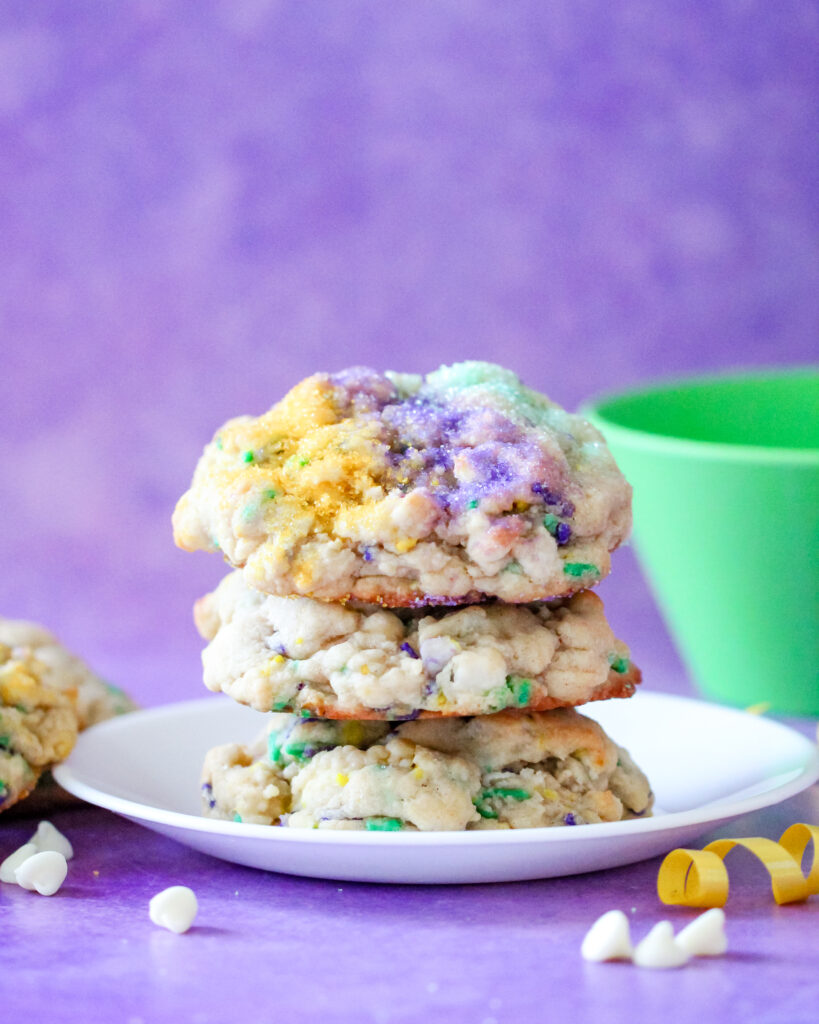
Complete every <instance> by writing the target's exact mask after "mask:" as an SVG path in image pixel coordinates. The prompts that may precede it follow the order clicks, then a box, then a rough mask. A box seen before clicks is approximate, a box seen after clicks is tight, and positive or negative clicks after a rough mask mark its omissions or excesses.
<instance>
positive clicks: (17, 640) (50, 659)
mask: <svg viewBox="0 0 819 1024" xmlns="http://www.w3.org/2000/svg"><path fill="white" fill-rule="evenodd" d="M0 644H5V645H6V646H7V647H9V648H11V653H12V656H13V657H15V658H26V657H28V656H29V655H31V656H33V657H34V658H36V660H37V662H38V663H39V665H40V668H39V669H38V672H39V676H40V678H41V679H42V681H43V682H44V683H45V684H46V685H48V686H54V687H56V688H57V689H58V690H63V691H64V692H67V693H70V694H72V695H73V696H74V697H75V700H76V707H77V714H78V717H79V723H80V729H87V728H88V726H90V725H96V723H97V722H103V721H105V720H106V719H108V718H113V717H114V716H115V715H121V714H124V713H125V712H126V711H133V710H134V709H135V707H136V705H135V704H134V703H133V701H132V700H131V699H130V697H128V696H127V694H125V693H123V691H122V690H120V689H119V688H118V687H116V686H112V685H111V684H110V683H106V682H105V680H104V679H101V678H100V677H99V676H98V675H96V674H95V673H94V672H92V671H91V669H90V668H89V667H88V665H86V664H85V662H84V661H83V660H82V659H81V658H78V657H77V655H76V654H72V653H71V651H69V650H68V649H67V648H65V647H64V646H63V645H62V644H61V643H60V642H59V640H58V639H57V638H56V637H55V636H54V634H53V633H50V632H49V631H48V630H47V629H44V628H43V627H42V626H40V625H38V624H37V623H36V622H25V621H23V620H21V619H4V618H3V617H2V616H0Z"/></svg>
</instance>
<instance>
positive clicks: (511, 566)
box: [503, 558, 523, 576]
mask: <svg viewBox="0 0 819 1024" xmlns="http://www.w3.org/2000/svg"><path fill="white" fill-rule="evenodd" d="M503 571H504V572H511V573H514V575H515V576H520V574H521V573H522V572H523V569H522V568H521V566H520V562H516V561H515V559H514V558H513V559H512V561H511V562H508V563H507V564H506V565H505V566H504V567H503Z"/></svg>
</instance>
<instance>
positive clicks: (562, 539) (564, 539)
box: [555, 523, 572, 547]
mask: <svg viewBox="0 0 819 1024" xmlns="http://www.w3.org/2000/svg"><path fill="white" fill-rule="evenodd" d="M571 536H572V528H571V526H569V524H568V523H558V524H557V530H556V531H555V539H556V540H557V544H558V547H563V545H564V544H568V543H569V540H570V539H571Z"/></svg>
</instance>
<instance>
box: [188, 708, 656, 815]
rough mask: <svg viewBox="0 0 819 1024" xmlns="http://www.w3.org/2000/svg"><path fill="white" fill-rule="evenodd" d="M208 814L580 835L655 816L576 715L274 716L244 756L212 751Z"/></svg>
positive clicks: (601, 736)
mask: <svg viewBox="0 0 819 1024" xmlns="http://www.w3.org/2000/svg"><path fill="white" fill-rule="evenodd" d="M202 798H203V812H204V814H206V815H208V816H210V817H215V818H227V819H232V820H236V821H244V822H250V823H257V824H268V825H282V826H285V827H289V828H330V829H369V830H389V831H398V830H407V831H412V830H420V831H442V830H448V831H463V830H465V829H468V830H471V829H481V828H484V829H485V828H544V827H551V826H565V825H582V824H588V823H597V822H602V821H619V820H622V819H624V818H629V817H634V816H642V815H645V814H648V813H650V811H651V806H652V802H653V796H652V793H651V789H650V786H649V784H648V780H647V779H646V777H645V775H644V774H643V772H642V771H641V770H640V769H639V768H638V767H637V766H636V765H635V764H634V762H633V761H632V759H631V758H630V756H629V754H628V752H627V751H625V750H624V749H623V748H621V747H618V746H617V745H616V744H615V743H614V742H613V741H612V740H611V739H609V737H608V736H607V735H606V734H605V732H604V731H603V729H602V728H601V727H600V726H599V725H598V724H597V723H596V722H593V721H592V720H591V719H588V718H585V717H584V716H583V715H580V714H578V712H576V711H574V710H572V709H570V708H560V709H557V710H554V711H545V712H526V713H521V712H511V711H505V712H500V713H499V714H496V715H489V716H482V717H477V718H461V719H435V720H433V719H428V720H418V721H412V722H403V723H401V724H400V725H398V726H396V727H394V728H393V727H391V726H390V725H389V724H388V723H386V722H378V721H365V722H350V721H346V722H341V721H329V720H321V719H303V718H300V717H298V716H295V715H280V714H273V715H271V722H270V726H269V730H268V732H267V734H266V735H265V736H263V737H261V738H260V739H259V740H257V741H256V742H255V743H254V744H252V745H251V746H249V747H246V746H242V745H241V744H227V745H225V746H220V747H215V748H214V749H213V750H211V751H210V752H209V753H208V754H207V756H206V758H205V764H204V768H203V774H202Z"/></svg>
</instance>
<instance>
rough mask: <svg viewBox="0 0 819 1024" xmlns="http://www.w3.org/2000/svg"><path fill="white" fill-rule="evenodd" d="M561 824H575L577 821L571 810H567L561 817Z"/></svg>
mask: <svg viewBox="0 0 819 1024" xmlns="http://www.w3.org/2000/svg"><path fill="white" fill-rule="evenodd" d="M563 824H564V825H576V824H577V822H576V821H575V818H574V815H573V814H572V812H571V811H569V813H568V814H567V815H566V817H565V818H564V819H563Z"/></svg>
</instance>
